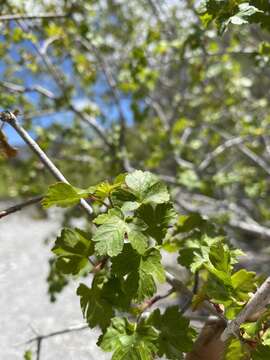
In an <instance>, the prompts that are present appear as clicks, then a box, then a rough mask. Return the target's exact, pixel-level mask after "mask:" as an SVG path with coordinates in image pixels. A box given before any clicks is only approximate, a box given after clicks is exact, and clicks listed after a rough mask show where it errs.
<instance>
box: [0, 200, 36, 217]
mask: <svg viewBox="0 0 270 360" xmlns="http://www.w3.org/2000/svg"><path fill="white" fill-rule="evenodd" d="M42 199H43V196H36V197H34V198H33V199H30V200H27V201H24V202H22V203H20V204H17V205H14V206H11V207H9V208H7V209H5V210H1V211H0V219H2V218H3V217H5V216H7V215H10V214H13V213H15V212H17V211H20V210H22V209H23V208H25V207H27V206H30V205H33V204H36V203H38V202H40V201H41V200H42Z"/></svg>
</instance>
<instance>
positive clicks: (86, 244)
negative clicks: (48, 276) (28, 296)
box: [52, 228, 94, 275]
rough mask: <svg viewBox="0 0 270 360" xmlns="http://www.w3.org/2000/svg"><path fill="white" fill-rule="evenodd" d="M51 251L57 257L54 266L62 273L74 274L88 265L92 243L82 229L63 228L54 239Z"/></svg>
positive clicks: (92, 251)
mask: <svg viewBox="0 0 270 360" xmlns="http://www.w3.org/2000/svg"><path fill="white" fill-rule="evenodd" d="M52 252H53V253H54V254H55V255H57V257H58V259H57V263H56V266H57V267H58V268H59V269H60V270H61V271H62V272H63V273H64V274H73V275H76V274H78V273H79V272H80V271H82V270H83V269H84V268H85V267H86V266H88V265H89V260H88V258H89V256H91V255H92V254H93V253H94V244H93V242H92V241H91V240H90V239H89V236H88V234H87V233H85V232H84V231H82V230H79V229H74V230H72V229H69V228H65V229H63V230H62V232H61V235H60V236H59V237H58V238H57V239H56V241H55V245H54V247H53V249H52Z"/></svg>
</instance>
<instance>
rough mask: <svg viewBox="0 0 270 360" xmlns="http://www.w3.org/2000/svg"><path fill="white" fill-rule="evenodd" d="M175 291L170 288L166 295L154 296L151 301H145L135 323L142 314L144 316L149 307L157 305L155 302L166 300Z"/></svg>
mask: <svg viewBox="0 0 270 360" xmlns="http://www.w3.org/2000/svg"><path fill="white" fill-rule="evenodd" d="M175 291H176V290H175V289H174V288H173V287H172V288H171V289H170V290H168V291H167V292H166V294H164V295H156V296H154V297H153V298H152V299H150V300H148V301H146V302H145V303H144V304H143V305H142V307H141V309H142V311H141V312H140V314H139V316H138V318H137V323H138V322H139V321H140V319H141V317H142V316H143V314H144V313H145V312H146V311H147V310H148V309H149V308H150V307H151V306H153V305H154V304H155V303H157V302H158V301H160V300H164V299H166V298H167V297H169V296H170V295H171V294H173V293H174V292H175Z"/></svg>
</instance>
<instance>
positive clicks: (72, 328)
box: [18, 324, 89, 346]
mask: <svg viewBox="0 0 270 360" xmlns="http://www.w3.org/2000/svg"><path fill="white" fill-rule="evenodd" d="M87 328H89V326H88V325H85V324H80V325H75V326H70V327H68V328H66V329H62V330H58V331H53V332H51V333H49V334H46V335H37V336H35V337H33V338H31V339H29V340H27V341H26V342H24V343H20V344H18V346H20V345H27V344H31V343H33V342H36V341H38V340H39V339H40V340H45V339H48V338H51V337H54V336H58V335H63V334H67V333H70V332H75V331H81V330H84V329H87Z"/></svg>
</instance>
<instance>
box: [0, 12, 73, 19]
mask: <svg viewBox="0 0 270 360" xmlns="http://www.w3.org/2000/svg"><path fill="white" fill-rule="evenodd" d="M68 16H70V15H69V14H54V13H48V14H38V15H27V14H15V15H13V14H8V15H1V16H0V21H11V20H39V19H60V18H66V17H68Z"/></svg>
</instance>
